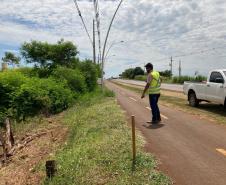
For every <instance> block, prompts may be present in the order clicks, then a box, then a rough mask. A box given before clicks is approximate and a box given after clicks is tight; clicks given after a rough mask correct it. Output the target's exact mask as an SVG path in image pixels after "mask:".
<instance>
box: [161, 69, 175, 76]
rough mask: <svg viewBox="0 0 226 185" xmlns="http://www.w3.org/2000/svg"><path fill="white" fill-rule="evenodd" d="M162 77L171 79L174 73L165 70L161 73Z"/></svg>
mask: <svg viewBox="0 0 226 185" xmlns="http://www.w3.org/2000/svg"><path fill="white" fill-rule="evenodd" d="M159 73H160V75H161V76H164V77H171V76H172V73H171V71H170V70H165V71H161V72H159Z"/></svg>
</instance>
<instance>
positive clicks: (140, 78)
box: [134, 75, 147, 81]
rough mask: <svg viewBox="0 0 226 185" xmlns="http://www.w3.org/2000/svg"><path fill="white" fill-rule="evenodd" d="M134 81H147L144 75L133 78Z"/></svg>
mask: <svg viewBox="0 0 226 185" xmlns="http://www.w3.org/2000/svg"><path fill="white" fill-rule="evenodd" d="M134 79H135V80H140V81H146V80H147V76H145V75H137V76H135V78H134Z"/></svg>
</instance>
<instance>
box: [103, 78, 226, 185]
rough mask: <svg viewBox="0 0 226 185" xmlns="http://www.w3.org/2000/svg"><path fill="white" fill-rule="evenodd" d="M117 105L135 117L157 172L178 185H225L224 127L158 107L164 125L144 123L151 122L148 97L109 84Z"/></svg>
mask: <svg viewBox="0 0 226 185" xmlns="http://www.w3.org/2000/svg"><path fill="white" fill-rule="evenodd" d="M106 85H107V87H108V88H110V89H112V90H113V91H114V92H115V93H116V97H117V99H118V102H119V104H120V105H121V106H122V108H123V109H124V110H126V112H127V113H128V115H135V116H136V126H137V129H139V130H140V131H141V132H142V134H143V135H144V137H145V139H146V141H147V144H146V146H145V149H146V151H147V152H151V153H153V154H154V155H156V156H157V158H158V159H159V160H160V161H161V165H160V168H161V170H163V171H164V172H165V173H166V174H168V175H169V176H170V177H171V178H172V179H173V180H174V181H175V184H177V185H225V184H226V127H225V126H222V125H217V124H214V123H211V122H209V121H207V120H204V119H201V118H200V117H198V116H194V115H190V114H187V113H184V112H182V111H179V110H176V109H174V108H172V107H165V106H161V105H160V108H161V111H162V118H163V122H162V123H161V124H160V125H159V126H152V125H149V124H147V123H146V121H147V120H149V119H150V108H149V105H148V99H147V97H146V98H145V99H143V100H141V99H140V95H139V94H137V93H135V92H132V91H130V90H128V89H124V88H122V87H120V86H117V85H115V84H113V83H111V82H106Z"/></svg>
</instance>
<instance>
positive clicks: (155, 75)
mask: <svg viewBox="0 0 226 185" xmlns="http://www.w3.org/2000/svg"><path fill="white" fill-rule="evenodd" d="M151 77H152V80H151V84H150V87H149V94H160V86H161V79H160V74H159V72H158V71H152V72H151Z"/></svg>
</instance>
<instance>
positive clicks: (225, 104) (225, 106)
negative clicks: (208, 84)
mask: <svg viewBox="0 0 226 185" xmlns="http://www.w3.org/2000/svg"><path fill="white" fill-rule="evenodd" d="M224 109H226V98H225V100H224Z"/></svg>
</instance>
